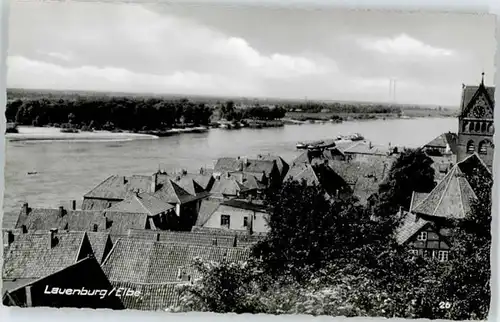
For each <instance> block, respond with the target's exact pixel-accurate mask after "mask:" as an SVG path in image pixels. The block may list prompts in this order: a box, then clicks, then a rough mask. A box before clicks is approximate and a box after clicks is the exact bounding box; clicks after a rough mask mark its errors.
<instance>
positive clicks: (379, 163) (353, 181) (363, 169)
mask: <svg viewBox="0 0 500 322" xmlns="http://www.w3.org/2000/svg"><path fill="white" fill-rule="evenodd" d="M393 162H394V158H392V157H382V156H377V157H373V158H371V159H370V162H362V161H357V160H351V161H340V160H331V161H329V162H328V164H329V166H330V167H331V168H332V169H333V171H335V173H337V174H338V175H339V176H340V177H341V178H342V179H344V181H345V182H346V183H347V184H349V185H350V187H351V189H352V191H353V193H354V195H355V196H356V197H358V198H359V201H360V202H361V203H364V202H366V201H367V200H368V198H369V197H370V196H371V195H373V194H374V193H376V192H377V191H378V189H379V185H380V184H381V183H382V182H383V181H384V180H385V178H386V177H387V175H388V174H389V172H390V169H391V166H392V163H393Z"/></svg>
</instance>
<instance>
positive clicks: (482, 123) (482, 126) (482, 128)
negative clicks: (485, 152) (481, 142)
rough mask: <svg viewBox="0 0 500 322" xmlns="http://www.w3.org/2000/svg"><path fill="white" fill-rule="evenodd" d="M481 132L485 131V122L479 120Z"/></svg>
mask: <svg viewBox="0 0 500 322" xmlns="http://www.w3.org/2000/svg"><path fill="white" fill-rule="evenodd" d="M481 132H483V133H484V132H486V122H481Z"/></svg>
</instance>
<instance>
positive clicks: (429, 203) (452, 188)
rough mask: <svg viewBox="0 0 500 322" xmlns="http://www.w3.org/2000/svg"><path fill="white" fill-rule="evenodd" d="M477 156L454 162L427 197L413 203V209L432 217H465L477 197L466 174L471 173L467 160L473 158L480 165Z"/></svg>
mask: <svg viewBox="0 0 500 322" xmlns="http://www.w3.org/2000/svg"><path fill="white" fill-rule="evenodd" d="M478 158H479V157H478V156H477V155H476V156H475V155H471V156H469V157H468V158H467V159H465V160H463V161H462V162H460V163H458V164H456V165H455V166H454V167H453V168H452V169H451V170H450V172H448V174H447V175H446V176H445V177H444V178H443V180H441V181H440V182H439V183H438V184H437V186H436V187H435V188H434V189H433V190H432V191H431V192H430V193H429V194H428V195H427V197H426V198H425V199H424V200H422V201H421V202H420V203H419V204H417V205H415V207H414V208H413V211H414V212H416V213H421V214H424V215H428V216H434V217H443V218H457V219H461V218H465V217H466V216H467V214H468V213H469V211H470V209H471V208H470V207H471V201H472V200H474V199H476V198H477V196H476V193H475V192H474V189H473V187H472V186H471V184H470V182H469V181H468V176H469V175H472V173H470V172H469V171H471V170H472V169H471V167H470V164H469V162H470V161H473V160H475V163H476V164H477V165H478V166H481V163H480V161H477V159H478Z"/></svg>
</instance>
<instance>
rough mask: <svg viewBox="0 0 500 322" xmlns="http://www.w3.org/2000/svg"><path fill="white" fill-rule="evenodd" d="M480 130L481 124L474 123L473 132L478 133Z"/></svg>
mask: <svg viewBox="0 0 500 322" xmlns="http://www.w3.org/2000/svg"><path fill="white" fill-rule="evenodd" d="M480 130H481V123H480V122H476V125H475V128H474V131H476V132H479V131H480Z"/></svg>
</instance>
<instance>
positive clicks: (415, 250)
mask: <svg viewBox="0 0 500 322" xmlns="http://www.w3.org/2000/svg"><path fill="white" fill-rule="evenodd" d="M410 254H412V255H413V256H418V249H410Z"/></svg>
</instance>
